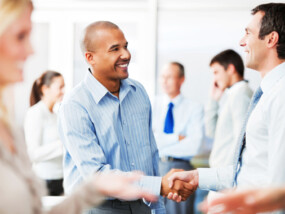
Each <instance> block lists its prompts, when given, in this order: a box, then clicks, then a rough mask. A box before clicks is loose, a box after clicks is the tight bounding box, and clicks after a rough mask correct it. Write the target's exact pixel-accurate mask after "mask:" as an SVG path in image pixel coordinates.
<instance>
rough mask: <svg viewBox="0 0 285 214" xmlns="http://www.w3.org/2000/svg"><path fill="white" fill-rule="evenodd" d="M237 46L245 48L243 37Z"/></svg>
mask: <svg viewBox="0 0 285 214" xmlns="http://www.w3.org/2000/svg"><path fill="white" fill-rule="evenodd" d="M239 45H240V46H241V47H244V46H245V36H244V37H242V38H241V40H240V42H239Z"/></svg>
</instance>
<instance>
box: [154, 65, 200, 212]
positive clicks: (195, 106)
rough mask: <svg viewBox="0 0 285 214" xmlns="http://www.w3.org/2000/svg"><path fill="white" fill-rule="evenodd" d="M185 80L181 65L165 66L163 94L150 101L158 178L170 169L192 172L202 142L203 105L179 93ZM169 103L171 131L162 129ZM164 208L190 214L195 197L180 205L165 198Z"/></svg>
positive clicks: (162, 82) (165, 122) (162, 81)
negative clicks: (193, 158) (157, 153)
mask: <svg viewBox="0 0 285 214" xmlns="http://www.w3.org/2000/svg"><path fill="white" fill-rule="evenodd" d="M184 80H185V74H184V66H183V65H182V64H181V63H179V62H170V63H168V64H166V65H165V66H164V67H163V69H162V72H161V81H160V82H161V86H162V89H163V91H164V93H165V94H163V95H159V96H157V97H156V99H155V100H154V102H153V132H154V136H155V140H156V143H157V146H158V150H159V157H160V161H159V170H160V174H161V175H165V174H167V172H168V171H169V170H170V169H173V168H178V169H184V170H191V169H193V166H192V165H191V164H190V160H191V158H192V157H193V156H195V155H197V154H198V152H199V149H200V147H201V145H202V142H203V139H204V126H203V116H204V113H203V106H202V105H200V104H199V103H196V102H194V101H192V100H190V99H188V98H186V97H184V96H183V95H182V94H181V90H180V89H181V87H182V85H183V83H184ZM169 103H171V104H172V107H171V113H172V116H173V124H171V126H172V129H171V131H167V130H165V128H166V126H167V117H168V114H169V107H168V106H169ZM165 207H166V212H167V213H170V214H175V213H177V214H192V213H194V195H192V196H191V197H190V198H188V199H187V200H186V201H185V202H183V203H176V202H174V201H171V200H168V199H165Z"/></svg>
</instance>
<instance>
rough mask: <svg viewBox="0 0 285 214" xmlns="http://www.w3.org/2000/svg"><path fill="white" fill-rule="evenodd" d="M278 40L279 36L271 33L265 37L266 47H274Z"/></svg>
mask: <svg viewBox="0 0 285 214" xmlns="http://www.w3.org/2000/svg"><path fill="white" fill-rule="evenodd" d="M278 40H279V34H278V33H277V32H276V31H272V32H271V33H270V34H269V35H267V47H269V48H272V47H275V46H276V45H277V43H278Z"/></svg>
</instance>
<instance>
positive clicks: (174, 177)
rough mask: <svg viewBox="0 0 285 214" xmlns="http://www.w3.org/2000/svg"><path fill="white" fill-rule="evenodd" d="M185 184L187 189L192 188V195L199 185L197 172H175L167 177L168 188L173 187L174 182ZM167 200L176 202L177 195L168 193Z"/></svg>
mask: <svg viewBox="0 0 285 214" xmlns="http://www.w3.org/2000/svg"><path fill="white" fill-rule="evenodd" d="M178 181H180V182H186V183H187V184H188V185H190V186H188V188H192V193H194V192H195V191H196V189H197V188H198V185H199V174H198V170H191V171H181V170H180V171H175V172H173V173H172V174H171V175H170V176H169V177H168V183H169V188H173V187H175V183H176V182H178ZM167 198H168V199H171V200H174V201H177V200H178V199H179V198H178V196H177V195H175V194H173V193H171V192H170V193H169V194H168V196H167Z"/></svg>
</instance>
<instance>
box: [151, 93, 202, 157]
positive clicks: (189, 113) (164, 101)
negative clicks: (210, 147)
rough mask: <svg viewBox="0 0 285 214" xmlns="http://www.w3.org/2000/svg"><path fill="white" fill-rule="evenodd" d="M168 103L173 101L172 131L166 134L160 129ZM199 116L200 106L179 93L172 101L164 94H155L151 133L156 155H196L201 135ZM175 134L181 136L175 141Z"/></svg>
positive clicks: (200, 117) (162, 128)
mask: <svg viewBox="0 0 285 214" xmlns="http://www.w3.org/2000/svg"><path fill="white" fill-rule="evenodd" d="M170 102H172V103H173V104H174V107H173V109H172V111H173V118H174V130H173V134H166V133H164V131H163V130H164V122H165V117H166V113H167V110H168V104H169V103H170ZM203 116H204V113H203V107H202V105H200V104H198V103H196V102H193V101H191V100H189V99H187V98H185V97H184V96H183V95H181V94H180V95H178V96H176V97H175V98H174V99H173V100H170V98H169V97H168V96H166V95H162V96H158V97H157V98H156V99H155V101H154V103H153V132H154V136H155V140H156V143H157V147H158V150H159V156H160V157H165V156H170V157H174V158H180V159H184V160H189V159H190V158H191V157H192V156H194V155H196V154H197V153H198V152H199V149H200V146H201V145H202V142H203V138H204V130H203V129H204V127H203V119H204V118H203ZM179 135H183V136H185V138H184V139H183V140H181V141H179Z"/></svg>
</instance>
